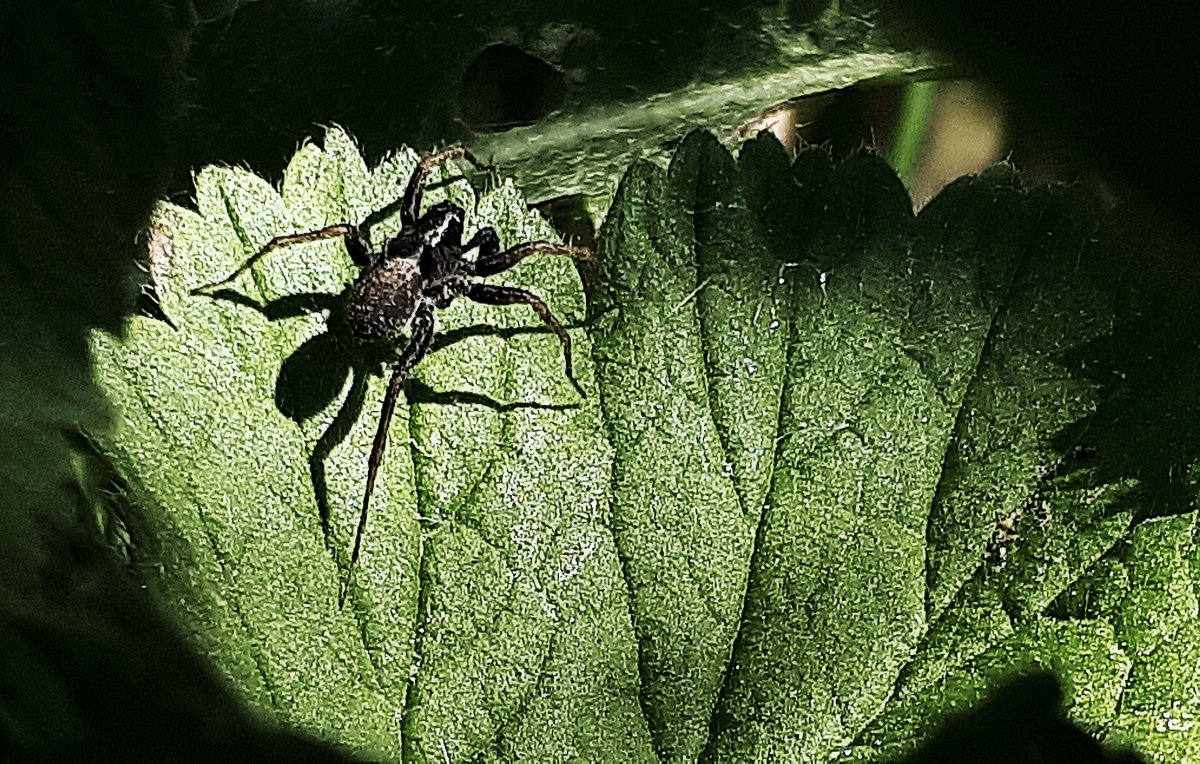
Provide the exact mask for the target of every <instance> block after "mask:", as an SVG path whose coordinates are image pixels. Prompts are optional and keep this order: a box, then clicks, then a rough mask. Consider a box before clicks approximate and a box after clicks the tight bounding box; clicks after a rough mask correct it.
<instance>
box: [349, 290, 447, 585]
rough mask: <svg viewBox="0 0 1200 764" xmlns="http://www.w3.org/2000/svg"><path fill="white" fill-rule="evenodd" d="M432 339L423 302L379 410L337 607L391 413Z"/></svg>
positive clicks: (354, 558)
mask: <svg viewBox="0 0 1200 764" xmlns="http://www.w3.org/2000/svg"><path fill="white" fill-rule="evenodd" d="M432 341H433V305H432V304H431V303H428V302H423V303H421V304H420V305H419V306H417V311H416V313H415V314H414V315H413V319H412V339H410V340H409V342H408V346H407V347H405V348H404V352H402V353H401V354H400V358H399V359H398V360H397V361H396V365H395V366H393V367H392V376H391V378H390V379H389V380H388V386H387V393H386V394H384V396H383V407H382V408H381V409H380V411H379V425H378V427H376V429H375V440H374V442H373V443H372V444H371V455H370V456H369V457H368V459H367V488H366V491H365V493H364V495H363V503H362V513H361V514H360V515H359V517H358V530H357V531H355V533H354V551H352V552H351V553H350V567H349V568H348V569H347V570H346V578H345V579H343V581H342V589H341V591H340V592H339V593H338V607H339V608H340V607H342V606H343V605H345V604H346V595H347V594H348V593H349V592H350V584H351V582H352V581H353V580H354V568H355V566H356V565H357V564H358V555H359V552H360V551H362V539H363V533H364V532H365V531H366V529H367V511H368V510H369V509H370V508H371V494H372V493H374V491H375V478H376V476H377V475H378V474H379V465H380V464H381V463H382V462H383V452H384V449H385V448H386V447H387V436H388V427H389V426H390V425H391V423H392V415H393V414H395V413H396V400H397V399H398V398H399V397H400V388H401V387H403V385H404V381H405V380H406V379H408V375H409V374H411V373H412V370H413V368H414V367H415V366H416V365H417V364H418V363H420V362H421V359H422V358H424V357H425V354H426V353H427V352H428V351H429V345H430V343H431V342H432Z"/></svg>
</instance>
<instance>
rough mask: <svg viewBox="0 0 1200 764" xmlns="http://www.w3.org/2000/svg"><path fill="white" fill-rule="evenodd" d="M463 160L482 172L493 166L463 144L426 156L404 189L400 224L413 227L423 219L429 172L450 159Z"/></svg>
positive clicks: (422, 158) (418, 164)
mask: <svg viewBox="0 0 1200 764" xmlns="http://www.w3.org/2000/svg"><path fill="white" fill-rule="evenodd" d="M460 157H461V158H463V159H465V160H467V161H468V162H470V163H471V164H473V165H475V167H476V168H478V169H480V170H490V169H492V166H491V165H488V164H484V163H483V162H480V161H479V160H478V159H477V158H476V157H475V155H474V154H472V153H471V152H470V151H468V150H467V148H466V147H465V146H463V145H462V144H461V143H456V144H455V145H453V146H448V147H446V148H444V149H442V150H441V151H435V152H433V153H432V154H426V155H425V156H423V157H421V161H420V162H418V163H417V168H416V169H415V170H413V174H412V176H411V177H410V178H409V179H408V186H406V187H405V189H404V201H403V202H402V203H401V204H400V222H401V223H403V224H404V225H412V224H413V223H416V222H417V220H418V219H419V218H420V217H421V194H422V191H423V189H424V185H425V178H426V177H427V176H428V175H429V171H430V170H432V169H433V168H434V167H437V166H438V165H439V164H441V163H442V162H445V161H448V160H450V159H458V158H460Z"/></svg>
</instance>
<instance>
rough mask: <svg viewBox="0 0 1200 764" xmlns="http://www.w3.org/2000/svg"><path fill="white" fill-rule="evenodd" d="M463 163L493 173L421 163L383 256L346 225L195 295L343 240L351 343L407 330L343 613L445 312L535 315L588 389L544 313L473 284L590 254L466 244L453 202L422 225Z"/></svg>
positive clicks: (503, 289) (559, 330) (378, 439)
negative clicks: (398, 417)
mask: <svg viewBox="0 0 1200 764" xmlns="http://www.w3.org/2000/svg"><path fill="white" fill-rule="evenodd" d="M460 157H461V158H464V159H466V160H467V161H469V162H470V163H471V164H473V165H474V166H475V167H477V168H479V169H490V168H489V167H488V166H487V165H485V164H483V163H481V162H480V161H479V160H478V159H476V158H475V156H474V155H473V154H472V153H471V152H470V151H468V150H467V149H466V148H464V147H462V146H459V145H455V146H450V147H448V148H446V149H444V150H442V151H438V152H434V153H430V154H426V155H425V156H423V157H422V158H421V160H420V161H419V162H418V163H417V166H416V169H414V170H413V173H412V175H411V176H410V177H409V179H408V185H407V186H406V188H405V190H404V196H403V197H402V199H401V201H400V205H399V210H400V221H401V224H402V228H401V229H400V232H399V233H398V234H396V235H395V236H394V237H392V238H391V239H389V240H388V241H387V242H386V243H385V244H384V245H383V249H381V250H379V251H375V250H373V249H372V248H371V244H370V241H369V240H368V238H367V235H366V233H365V232H364V230H363V229H362V228H361V227H360V226H358V225H355V224H352V223H338V224H336V225H330V226H326V227H325V228H321V229H319V230H316V231H307V232H304V233H293V234H287V235H284V236H276V237H275V238H273V239H271V240H270V241H269V242H267V244H266V246H264V247H263V248H262V249H260V250H259V251H258V252H257V253H256V254H255V255H254V256H252V257H251V258H250V259H249V260H247V261H246V262H245V263H243V264H242V266H241V267H240V268H238V269H237V270H236V271H234V272H233V273H231V274H230V275H229V276H227V277H226V278H224V279H222V280H220V281H214V282H212V283H210V284H205V285H204V286H201V287H199V288H197V289H196V290H195V292H197V293H211V292H212V291H213V290H215V289H217V288H218V287H222V286H225V285H226V284H229V283H231V282H232V281H233V280H234V279H236V278H237V277H238V276H240V275H241V274H243V273H245V272H246V271H247V270H249V269H250V268H251V267H252V266H253V265H254V264H255V263H257V262H258V261H259V260H261V259H262V258H263V257H265V256H266V255H267V254H268V253H270V252H272V251H273V250H276V249H278V248H280V247H286V246H291V245H293V244H301V243H304V242H310V241H318V240H321V239H335V238H339V237H340V238H341V239H342V240H343V241H344V243H345V245H346V251H347V252H348V253H349V255H350V259H351V260H353V262H354V264H355V265H357V266H358V267H359V268H360V269H361V271H360V273H359V275H358V277H357V278H356V279H355V280H354V283H353V284H352V285H351V286H350V288H349V290H348V291H347V293H346V297H345V299H346V300H347V304H346V311H345V315H346V320H347V322H348V324H349V329H350V333H351V335H352V336H353V337H354V339H355V340H356V341H358V342H361V343H371V344H375V343H384V344H388V345H399V344H400V342H401V340H403V339H404V332H405V330H407V331H408V335H409V339H408V343H407V344H406V345H405V346H404V350H403V351H401V353H400V355H399V356H398V357H397V359H396V362H395V364H394V365H393V367H392V375H391V378H390V379H389V380H388V386H387V393H386V394H385V395H384V398H383V406H382V409H381V410H380V413H379V424H378V425H377V427H376V430H375V440H374V442H373V443H372V445H371V453H370V456H369V457H368V459H367V485H366V489H365V490H364V492H363V501H362V508H361V512H360V514H359V519H358V529H357V530H356V531H355V535H354V548H353V551H352V552H351V553H350V565H349V567H348V569H347V571H346V575H345V577H344V578H343V579H342V585H341V589H340V591H339V593H338V607H339V608H340V607H342V606H344V605H345V602H346V595H347V594H348V592H349V590H350V585H351V583H352V581H353V578H354V570H355V567H356V566H357V564H358V557H359V552H360V551H361V549H362V539H363V534H364V532H365V531H366V527H367V513H368V510H369V509H370V506H371V494H372V493H373V492H374V489H375V478H376V476H377V474H378V472H379V465H380V463H381V462H382V461H383V453H384V449H385V447H386V446H387V435H388V427H389V425H390V423H391V420H392V415H393V414H394V413H395V410H396V400H397V398H398V396H399V394H400V390H401V388H402V387H403V385H404V382H405V380H407V379H408V377H409V375H410V374H411V373H412V370H413V369H414V368H415V367H416V365H417V364H418V363H420V362H421V360H422V359H423V358H424V357H425V354H426V353H427V352H428V351H429V346H430V343H431V342H432V341H433V335H434V330H435V323H436V322H435V312H436V311H437V309H439V308H445V307H447V306H449V305H450V303H451V302H453V301H454V299H455V298H456V297H460V296H461V297H466V298H467V299H469V300H473V301H475V302H478V303H483V304H485V305H528V306H529V307H530V308H533V310H534V312H536V313H537V315H538V317H539V318H540V319H541V320H542V322H543V323H544V324H546V326H547V327H549V328H550V330H551V331H553V332H554V333H555V334H556V335H557V336H558V339H559V341H560V342H561V343H562V349H563V360H564V363H565V366H566V374H567V379H568V380H570V382H571V384H572V385H574V387H575V390H576V391H577V392H578V393H579V395H580V396H581V397H582V396H583V389H582V388H581V387H580V386H579V383H578V382H577V381H576V379H575V374H574V372H573V370H572V367H571V337H570V335H568V334H567V332H566V330H565V329H564V328H563V327H562V324H560V323H559V321H558V319H556V318H555V317H554V314H553V313H551V312H550V308H549V307H547V306H546V303H545V302H543V301H542V299H541V298H540V297H538V296H537V295H536V294H534V293H533V292H530V291H528V290H525V289H521V288H519V287H513V286H500V285H496V284H488V283H484V282H480V281H472V280H471V279H470V277H472V276H491V275H493V274H497V273H502V272H504V271H507V270H508V269H509V268H512V267H513V266H514V265H516V264H517V263H519V262H520V261H521V260H523V259H525V258H526V257H528V256H529V255H532V254H535V253H543V254H554V255H566V256H567V257H572V258H575V259H578V260H591V259H592V253H591V250H589V249H587V248H585V247H573V246H565V245H562V244H555V243H554V242H549V241H529V242H524V243H521V244H517V245H515V246H512V247H509V248H508V249H504V250H502V249H501V246H500V237H499V235H497V233H496V230H495V229H494V228H491V227H483V228H480V229H479V230H478V231H476V232H475V234H474V235H473V236H471V238H470V239H468V240H467V241H466V242H465V243H464V242H463V240H462V237H463V221H464V219H465V217H466V212H465V211H464V210H463V208H462V207H459V206H458V205H456V204H454V203H452V202H449V201H443V202H438V203H437V204H435V205H433V206H432V207H430V208H429V209H428V210H426V212H425V214H423V215H422V214H421V197H422V192H423V190H424V189H423V186H424V183H425V180H426V177H427V176H428V175H429V172H430V170H432V169H433V168H434V167H436V166H437V165H439V164H441V163H443V162H446V161H447V160H451V159H457V158H460ZM473 249H474V250H478V252H477V254H476V257H475V259H474V260H468V259H467V258H466V257H464V255H465V254H466V253H468V252H470V251H471V250H473Z"/></svg>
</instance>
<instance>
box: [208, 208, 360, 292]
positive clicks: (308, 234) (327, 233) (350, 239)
mask: <svg viewBox="0 0 1200 764" xmlns="http://www.w3.org/2000/svg"><path fill="white" fill-rule="evenodd" d="M339 236H340V237H342V238H343V239H344V240H345V242H346V251H347V252H349V253H350V259H351V260H353V261H354V264H355V265H358V266H360V267H364V268H365V267H367V266H369V265H371V263H372V258H371V245H370V244H369V243H368V242H367V238H366V237H365V236H364V235H363V233H362V231H360V230H359V229H358V226H356V225H353V224H352V223H338V224H337V225H331V226H326V227H324V228H321V229H319V230H316V231H305V232H304V233H289V234H286V235H284V236H276V237H275V238H274V239H271V240H270V241H268V242H267V244H266V246H264V247H263V248H262V249H260V250H258V252H256V253H254V255H253V256H252V257H251V258H250V259H249V260H247V261H246V262H244V263H242V265H241V267H240V268H238V269H237V270H236V271H234V272H233V273H231V274H229V275H228V276H226V277H225V278H223V279H221V280H220V281H214V282H212V283H209V284H205V285H203V286H199V287H196V288H195V289H193V290H192V292H193V293H198V292H211V291H212V290H214V289H216V288H217V287H222V286H225V285H226V284H229V283H231V282H232V281H233V280H234V279H236V278H237V277H238V276H241V275H242V274H243V273H245V272H246V271H248V270H250V268H252V267H253V266H254V264H255V263H257V262H258V261H259V260H262V259H263V258H264V257H266V256H267V254H268V253H270V252H272V251H274V250H276V249H279V248H280V247H288V246H291V245H292V244H303V243H304V242H308V241H320V240H322V239H336V238H338V237H339Z"/></svg>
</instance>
